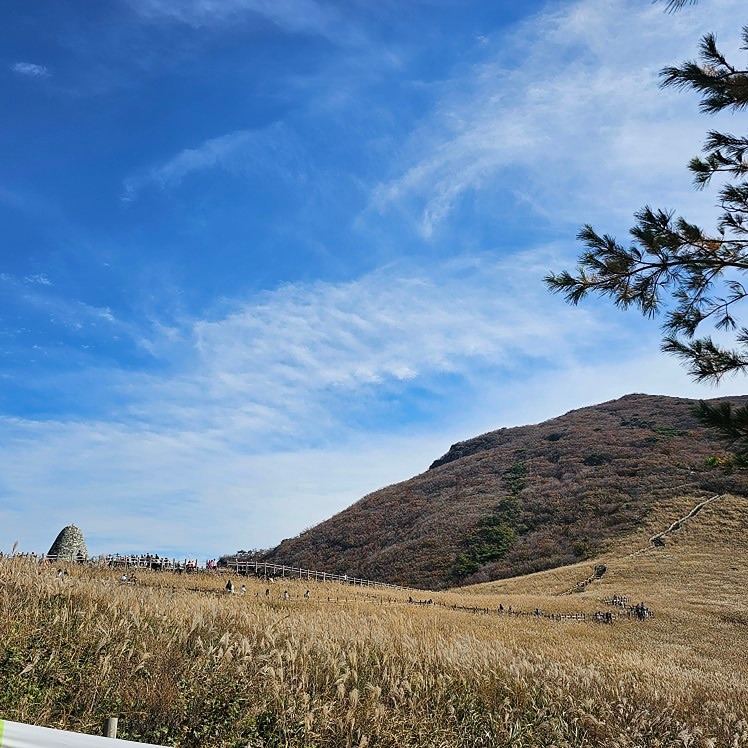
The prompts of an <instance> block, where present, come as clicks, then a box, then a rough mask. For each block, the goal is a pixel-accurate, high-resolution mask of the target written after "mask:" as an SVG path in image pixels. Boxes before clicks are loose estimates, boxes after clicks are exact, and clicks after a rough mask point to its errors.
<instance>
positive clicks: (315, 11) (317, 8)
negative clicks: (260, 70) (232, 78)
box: [126, 0, 358, 42]
mask: <svg viewBox="0 0 748 748" xmlns="http://www.w3.org/2000/svg"><path fill="white" fill-rule="evenodd" d="M126 2H128V3H129V5H130V6H131V7H132V8H133V10H134V11H135V12H136V13H138V14H139V15H140V16H142V17H144V18H147V19H150V20H154V21H156V20H169V21H173V22H178V23H185V24H188V25H190V26H194V27H202V26H213V25H216V24H224V23H227V22H230V21H236V20H237V19H248V18H249V19H251V17H252V16H255V17H260V18H263V19H264V20H266V21H267V22H269V23H272V24H273V25H275V26H277V27H278V28H279V29H281V30H282V31H285V32H287V33H295V34H315V35H320V36H324V37H327V38H329V39H333V40H338V41H348V42H351V41H353V40H354V39H356V38H357V37H358V35H357V34H356V33H355V32H353V30H352V29H350V28H349V27H347V25H346V24H345V23H344V22H343V20H342V18H341V17H340V16H339V14H338V13H337V12H336V11H335V10H334V9H333V8H331V7H330V6H329V5H327V4H325V3H322V2H317V1H316V0H126Z"/></svg>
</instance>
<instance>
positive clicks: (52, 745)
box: [0, 719, 164, 748]
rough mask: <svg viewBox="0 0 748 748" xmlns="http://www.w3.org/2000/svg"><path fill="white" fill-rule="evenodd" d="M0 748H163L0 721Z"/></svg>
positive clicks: (161, 747) (5, 720) (149, 744)
mask: <svg viewBox="0 0 748 748" xmlns="http://www.w3.org/2000/svg"><path fill="white" fill-rule="evenodd" d="M0 748H164V747H163V746H156V745H153V744H151V743H135V742H133V741H132V740H120V739H119V738H105V737H101V736H99V735H86V734H85V733H82V732H67V731H66V730H52V729H51V728H49V727H35V726H34V725H24V724H22V723H21V722H10V721H9V720H7V719H0Z"/></svg>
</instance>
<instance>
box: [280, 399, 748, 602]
mask: <svg viewBox="0 0 748 748" xmlns="http://www.w3.org/2000/svg"><path fill="white" fill-rule="evenodd" d="M730 400H731V401H732V402H733V403H735V404H743V403H745V402H746V401H748V397H745V396H744V397H740V398H730ZM693 405H695V401H692V400H687V399H683V398H674V397H665V396H651V395H640V394H636V395H627V396H625V397H622V398H620V399H619V400H613V401H610V402H606V403H602V404H600V405H595V406H592V407H587V408H581V409H579V410H573V411H570V412H569V413H566V414H565V415H563V416H560V417H558V418H553V419H551V420H548V421H545V422H543V423H540V424H536V425H532V426H522V427H517V428H502V429H499V430H497V431H492V432H490V433H487V434H483V435H482V436H479V437H476V438H474V439H469V440H467V441H464V442H460V443H458V444H455V445H453V446H452V447H451V448H450V449H449V451H448V452H447V453H446V454H445V455H444V456H443V457H441V458H439V459H438V460H436V461H435V462H434V463H433V464H432V465H431V467H430V468H429V469H428V470H427V471H426V472H425V473H422V474H421V475H418V476H416V477H414V478H411V479H410V480H407V481H404V482H402V483H398V484H395V485H392V486H388V487H386V488H383V489H381V490H379V491H375V492H374V493H371V494H369V495H368V496H365V497H364V498H363V499H361V500H360V501H358V502H356V503H355V504H353V506H351V507H349V508H348V509H346V510H344V511H342V512H340V513H339V514H337V515H335V516H333V517H331V518H330V519H328V520H326V521H324V522H322V523H320V524H319V525H317V526H316V527H314V528H312V529H310V530H307V531H305V532H304V533H302V534H301V535H299V536H298V537H295V538H291V539H287V540H284V541H283V542H282V543H281V544H280V545H279V546H278V547H277V548H275V549H274V550H273V551H271V552H270V554H269V555H268V556H267V559H268V560H271V561H274V562H277V563H284V564H289V565H290V564H293V565H296V566H301V567H304V568H311V569H323V570H325V571H329V572H335V573H340V574H343V573H346V574H349V575H351V574H352V575H356V576H360V577H364V578H370V579H377V580H382V581H389V582H394V583H398V584H403V585H407V586H413V587H419V588H425V589H443V588H446V587H450V586H454V585H458V584H459V585H463V584H469V583H476V582H483V581H488V580H491V579H501V578H505V577H509V576H514V575H518V574H527V573H530V572H534V571H540V570H543V569H549V568H553V567H557V566H562V565H565V564H570V563H575V562H577V561H580V560H584V559H587V558H591V557H593V556H595V555H597V554H599V553H600V552H602V551H604V550H605V549H606V548H607V547H608V546H609V545H610V543H611V542H612V541H614V540H615V539H617V538H620V537H622V536H623V535H625V534H626V533H629V532H631V531H632V530H633V529H635V528H636V527H637V526H639V525H640V524H641V523H642V522H643V521H644V520H645V518H646V517H647V516H648V514H649V513H650V512H651V511H652V510H653V509H654V508H656V506H657V505H658V502H660V501H662V500H664V499H667V498H670V497H673V496H682V495H685V494H688V495H693V496H699V495H704V496H706V495H708V494H712V493H721V492H731V493H733V494H736V495H738V496H748V476H746V475H745V474H741V473H737V472H736V473H729V472H725V471H723V470H721V469H718V468H715V467H714V466H713V464H712V463H714V462H715V460H714V459H710V458H714V457H715V456H719V455H720V454H721V453H722V452H723V451H724V445H723V444H722V443H721V442H720V441H719V440H718V439H717V438H716V436H715V434H714V433H713V432H711V431H709V430H707V429H705V428H703V427H701V426H700V425H699V424H698V423H697V421H696V420H695V419H694V417H693V416H692V414H691V408H692V407H693Z"/></svg>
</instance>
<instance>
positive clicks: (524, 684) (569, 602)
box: [0, 496, 748, 747]
mask: <svg viewBox="0 0 748 748" xmlns="http://www.w3.org/2000/svg"><path fill="white" fill-rule="evenodd" d="M697 502H698V500H697V499H693V498H689V497H684V498H683V499H677V500H676V499H672V500H670V501H669V502H668V503H667V504H663V505H662V506H661V507H660V509H659V510H658V512H657V513H656V514H654V515H652V516H651V517H650V518H649V520H648V523H649V526H646V527H642V528H640V530H638V531H637V532H636V533H635V534H634V535H631V536H629V537H627V538H626V539H625V540H624V541H623V542H621V543H619V544H618V545H617V546H616V548H615V549H614V550H611V551H610V552H609V553H608V554H606V555H605V556H604V557H601V558H600V559H595V560H594V562H590V561H588V562H586V563H584V564H579V565H576V566H571V567H565V568H561V569H555V570H552V571H548V572H542V573H538V574H534V575H530V576H527V577H522V578H517V579H508V580H502V581H500V582H494V583H487V584H484V585H480V586H478V587H472V588H466V589H463V590H453V591H450V592H441V593H433V592H423V593H419V592H408V591H398V592H392V591H380V590H376V589H373V588H354V587H352V586H348V585H340V584H333V583H329V582H328V583H314V582H307V581H306V580H284V579H280V580H277V581H276V582H275V583H274V584H271V585H269V584H267V583H265V582H264V581H262V580H256V579H253V578H248V579H244V578H235V584H236V588H237V589H239V588H240V585H241V584H242V583H245V584H246V586H247V591H246V594H243V595H242V594H233V595H229V594H227V593H225V592H224V590H223V586H224V585H225V583H226V579H227V576H226V575H225V574H224V575H221V574H207V573H205V574H187V575H172V574H166V573H156V572H149V573H140V574H138V581H137V583H136V584H134V585H133V584H120V583H119V572H116V571H114V570H110V569H107V568H95V567H87V566H86V567H84V566H70V567H69V576H67V577H65V578H64V579H57V578H56V575H55V571H56V568H49V567H43V566H41V567H40V566H37V565H33V564H31V563H30V562H27V561H25V560H22V559H17V558H6V559H3V560H2V561H0V680H1V682H2V688H0V717H3V718H6V719H11V720H16V721H22V722H30V723H34V724H41V725H46V726H49V727H58V728H64V729H71V730H79V731H82V732H93V733H97V732H100V730H101V724H102V722H103V720H104V719H105V718H106V717H107V716H119V717H120V723H119V724H120V737H124V738H128V739H132V740H143V741H148V742H152V743H159V744H163V745H172V746H185V747H187V746H206V747H207V746H211V747H212V746H216V747H220V746H237V747H238V746H258V747H259V746H305V747H306V746H308V747H311V746H413V747H415V746H419V747H420V746H445V747H446V746H525V747H529V746H559V747H561V746H632V747H633V746H681V747H682V746H715V747H716V746H748V656H747V655H746V652H748V601H747V600H746V599H745V591H746V589H747V588H748V536H746V528H748V502H746V500H745V499H739V498H733V497H728V496H725V497H720V498H719V499H717V500H715V501H713V502H711V503H709V504H708V505H707V506H705V507H704V508H703V509H702V510H701V511H700V512H699V513H698V514H697V515H696V516H695V517H693V518H692V519H690V520H688V521H687V522H684V523H682V525H681V526H680V528H679V529H677V530H675V531H673V532H671V533H669V534H667V535H666V536H665V537H664V546H661V547H654V546H652V545H650V543H649V538H650V537H651V536H652V535H654V534H655V533H658V532H660V531H662V530H664V529H665V528H666V527H669V526H670V525H671V524H672V523H673V522H674V521H675V520H676V519H678V518H679V517H683V516H685V515H686V514H687V513H688V512H689V511H690V509H691V508H692V507H693V506H694V505H695V504H696V503H697ZM594 564H604V565H605V566H606V572H605V574H604V576H603V577H602V578H601V579H598V580H595V581H592V582H591V583H589V584H587V585H586V586H583V587H581V586H578V585H577V582H580V581H582V580H585V579H587V578H588V577H590V575H591V573H592V567H593V565H594ZM306 589H309V590H310V597H309V599H305V598H304V592H305V591H306ZM572 589H574V590H580V591H577V592H571V593H570V592H569V590H572ZM267 590H269V591H270V592H269V594H266V591H267ZM285 590H288V593H289V599H284V595H283V593H284V591H285ZM614 595H626V596H627V597H628V598H629V599H630V600H631V601H633V602H639V601H640V600H641V601H644V602H645V603H646V605H647V606H648V607H650V608H651V610H652V611H653V612H654V614H655V616H654V618H651V619H647V620H645V621H637V620H635V619H634V618H629V617H616V618H615V619H614V622H613V624H612V625H607V624H604V623H599V622H595V621H594V620H591V619H590V618H589V617H588V618H587V619H586V620H568V619H564V620H555V619H552V618H550V617H548V616H547V615H542V616H535V615H531V613H532V612H533V611H534V610H535V608H539V609H540V610H541V611H542V612H543V613H544V614H551V613H553V614H562V613H563V614H568V613H581V612H585V613H587V614H593V613H594V612H595V611H605V610H611V611H618V610H621V609H617V608H613V607H612V606H609V605H606V604H605V603H604V602H603V601H604V600H606V599H610V598H612V597H613V596H614ZM409 597H412V598H413V600H414V601H426V600H429V599H430V600H432V604H423V605H421V604H414V603H409V602H408V599H409ZM499 605H503V606H504V608H505V611H508V607H509V606H510V605H511V606H512V608H513V609H514V611H515V612H521V613H525V614H527V615H508V614H507V612H505V613H504V614H503V615H499V614H498V612H497V609H498V606H499ZM455 606H456V607H455ZM470 607H475V608H480V609H486V608H487V609H488V610H489V612H487V613H486V612H483V613H482V612H471V611H469V610H464V609H463V608H470Z"/></svg>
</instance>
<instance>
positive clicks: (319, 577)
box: [225, 559, 411, 590]
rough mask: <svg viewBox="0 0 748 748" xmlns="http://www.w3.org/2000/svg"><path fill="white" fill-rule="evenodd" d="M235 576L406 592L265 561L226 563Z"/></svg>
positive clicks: (385, 584)
mask: <svg viewBox="0 0 748 748" xmlns="http://www.w3.org/2000/svg"><path fill="white" fill-rule="evenodd" d="M225 568H228V569H232V570H233V571H235V572H236V573H237V574H245V575H246V574H254V575H255V576H258V577H273V578H275V577H281V578H286V579H307V580H309V581H311V580H314V581H315V582H341V583H342V584H353V585H356V586H358V587H375V588H377V589H391V590H408V589H411V588H409V587H402V586H401V585H399V584H390V583H389V582H375V581H373V580H371V579H361V578H359V577H351V576H348V574H330V572H327V571H313V570H311V569H301V568H299V567H297V566H284V565H283V564H271V563H267V562H265V561H240V560H238V559H236V560H232V561H226V567H225Z"/></svg>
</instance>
